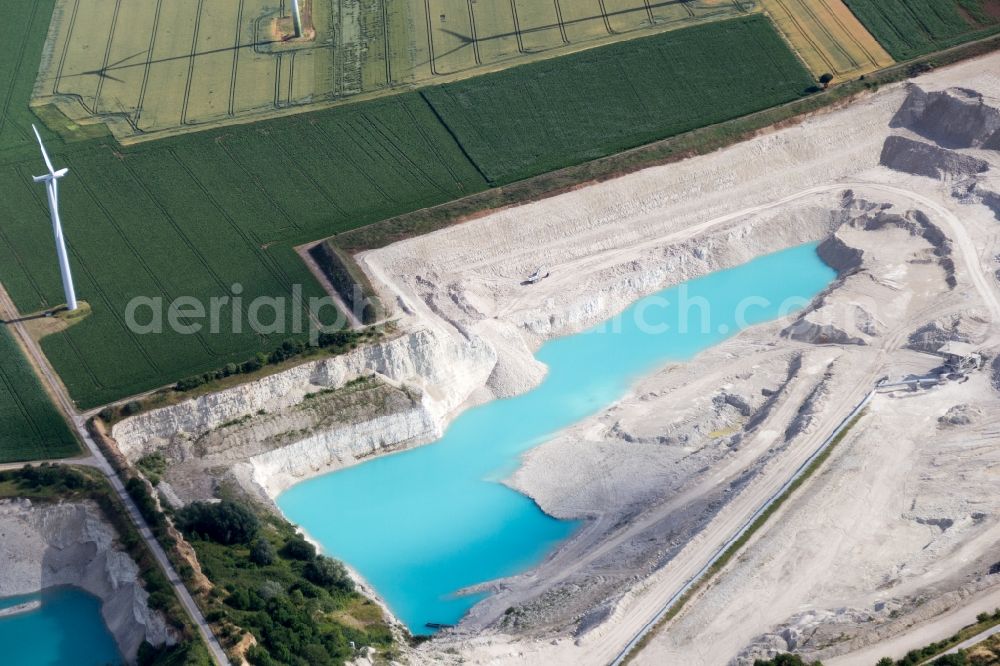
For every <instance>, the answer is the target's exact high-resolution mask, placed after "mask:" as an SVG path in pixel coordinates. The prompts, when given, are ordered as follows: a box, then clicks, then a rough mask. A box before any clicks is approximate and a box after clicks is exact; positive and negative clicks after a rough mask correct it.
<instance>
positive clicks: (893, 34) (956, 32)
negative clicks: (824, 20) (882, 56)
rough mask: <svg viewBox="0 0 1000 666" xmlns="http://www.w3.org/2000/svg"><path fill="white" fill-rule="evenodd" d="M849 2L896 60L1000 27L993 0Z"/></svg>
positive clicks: (950, 44)
mask: <svg viewBox="0 0 1000 666" xmlns="http://www.w3.org/2000/svg"><path fill="white" fill-rule="evenodd" d="M845 2H846V3H847V6H848V7H850V9H851V11H852V12H854V14H855V16H857V17H858V19H859V20H860V21H861V22H862V23H863V24H864V25H865V27H866V28H868V30H869V31H870V32H871V33H872V34H873V35H874V36H875V39H877V40H878V41H879V42H880V43H881V44H882V46H884V47H885V50H886V51H888V52H889V53H890V54H891V55H892V57H893V58H895V59H896V60H909V59H911V58H915V57H917V56H920V55H923V54H925V53H930V52H931V51H937V50H940V49H944V48H947V47H949V46H954V45H956V44H960V43H962V42H965V41H969V40H972V39H976V38H977V37H982V36H985V35H987V34H989V33H991V32H995V31H997V30H998V29H1000V25H998V22H997V19H996V18H995V15H991V14H990V12H989V11H988V6H989V5H990V3H991V2H993V0H845ZM995 8H996V5H994V9H995Z"/></svg>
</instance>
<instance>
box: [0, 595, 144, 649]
mask: <svg viewBox="0 0 1000 666" xmlns="http://www.w3.org/2000/svg"><path fill="white" fill-rule="evenodd" d="M30 601H41V602H42V606H41V608H39V609H38V610H33V611H29V612H27V613H21V614H19V615H14V616H12V617H3V618H0V663H3V664H10V665H11V666H104V665H105V664H114V665H116V666H117V665H118V664H123V663H124V662H123V660H122V658H121V655H119V654H118V646H117V645H116V644H115V639H114V637H113V636H112V635H111V632H110V631H108V628H107V627H106V626H105V625H104V619H103V618H102V617H101V601H100V599H98V598H97V597H95V596H93V595H91V594H87V593H86V592H84V591H83V590H80V589H78V588H75V587H55V588H49V589H46V590H43V591H42V592H40V593H38V594H29V595H25V596H23V597H6V598H3V599H0V609H3V608H10V607H11V606H17V605H18V604H23V603H27V602H30Z"/></svg>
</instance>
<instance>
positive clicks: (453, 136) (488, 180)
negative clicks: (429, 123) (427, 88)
mask: <svg viewBox="0 0 1000 666" xmlns="http://www.w3.org/2000/svg"><path fill="white" fill-rule="evenodd" d="M420 99H422V100H424V103H425V104H426V105H427V106H428V108H430V110H431V113H433V114H434V117H435V118H437V121H438V122H439V123H441V127H443V128H444V129H445V131H446V132H448V136H450V137H451V140H452V141H454V142H455V145H456V146H458V149H459V150H460V151H462V155H464V156H465V159H467V160H468V161H469V164H471V165H472V167H473V168H474V169H475V170H476V173H478V174H479V175H480V176H481V177H482V179H483V182H485V183H487V184H492V183H493V179H492V178H490V177H489V176H487V175H486V172H485V171H483V169H482V167H481V166H479V162H477V161H476V160H474V159H473V158H472V155H470V154H469V151H468V150H466V149H465V146H464V145H462V142H461V141H459V140H458V135H457V134H455V131H454V130H453V129H451V125H449V124H448V123H446V122H445V120H444V118H443V117H442V116H441V114H440V113H438V110H437V108H435V107H434V104H433V103H432V102H431V101H430V100H429V99H428V98H427V95H425V94H424V91H422V90H421V91H420Z"/></svg>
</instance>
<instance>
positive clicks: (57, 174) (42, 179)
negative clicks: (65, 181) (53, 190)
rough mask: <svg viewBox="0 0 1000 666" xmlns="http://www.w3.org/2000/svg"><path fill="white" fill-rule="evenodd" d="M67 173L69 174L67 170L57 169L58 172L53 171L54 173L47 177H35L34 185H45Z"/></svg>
mask: <svg viewBox="0 0 1000 666" xmlns="http://www.w3.org/2000/svg"><path fill="white" fill-rule="evenodd" d="M68 173H69V169H59V171H55V172H53V173H50V174H48V175H45V176H35V177H34V178H35V182H36V183H47V182H49V181H51V180H55V179H57V178H62V177H63V176H65V175H66V174H68Z"/></svg>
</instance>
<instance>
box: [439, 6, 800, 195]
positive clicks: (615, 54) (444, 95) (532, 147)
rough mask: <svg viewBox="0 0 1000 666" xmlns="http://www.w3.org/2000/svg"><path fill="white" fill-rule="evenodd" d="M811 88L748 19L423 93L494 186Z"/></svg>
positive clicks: (778, 43) (759, 21)
mask: <svg viewBox="0 0 1000 666" xmlns="http://www.w3.org/2000/svg"><path fill="white" fill-rule="evenodd" d="M733 53H739V54H741V57H740V58H739V59H738V60H737V61H734V60H733V59H732V58H731V57H730V55H731V54H733ZM812 84H813V79H812V77H811V76H810V75H809V73H808V72H807V71H806V70H805V69H804V68H803V67H802V65H801V64H800V63H799V62H798V60H797V59H796V58H795V56H794V55H793V54H792V53H791V51H789V49H788V46H787V45H786V44H785V43H784V42H783V41H782V40H781V38H780V37H779V36H778V34H777V33H776V32H775V30H774V28H773V27H772V24H771V23H770V21H768V20H767V18H765V17H763V16H751V17H748V18H744V19H734V20H732V21H723V22H719V23H712V24H708V25H703V26H698V27H695V28H689V29H687V30H684V31H680V32H675V33H672V34H671V35H669V36H661V37H652V38H647V39H641V40H633V41H631V42H628V43H625V44H616V45H613V46H609V47H606V48H604V49H601V50H591V51H585V52H582V53H577V54H574V55H571V56H567V57H565V58H560V59H559V60H553V61H548V62H542V63H535V64H531V65H525V66H523V67H518V68H515V69H510V70H507V71H504V72H499V73H496V74H489V75H486V76H482V77H479V78H477V79H474V80H470V81H461V82H458V83H453V84H447V85H443V86H439V87H436V88H431V89H428V90H426V91H424V92H423V93H421V94H422V95H423V97H424V98H425V99H426V100H427V101H428V103H429V104H430V105H431V106H433V107H434V111H435V113H436V114H437V115H438V116H439V117H440V118H441V119H442V121H443V122H444V123H445V124H446V125H447V126H448V128H449V130H450V131H451V132H452V134H453V135H454V136H455V137H456V138H457V139H458V141H459V142H460V143H461V144H462V148H463V149H464V151H465V152H466V153H467V154H468V155H469V157H470V158H471V159H472V161H473V162H474V163H475V164H476V166H477V167H478V168H479V170H480V171H482V173H483V174H484V175H485V176H486V177H487V178H488V179H489V181H490V182H491V183H497V182H504V181H512V180H517V179H520V178H524V177H527V176H529V175H532V174H535V173H539V172H541V171H548V170H552V169H556V168H559V167H563V166H566V165H568V164H574V163H578V162H582V161H584V160H587V159H593V158H595V157H599V156H601V155H606V154H609V153H613V152H618V151H621V150H624V149H627V148H631V147H634V146H637V145H640V144H643V143H648V142H650V141H654V140H656V139H661V138H663V137H666V136H670V135H673V134H678V133H680V132H683V131H686V130H690V129H693V128H695V127H701V126H704V125H709V124H712V123H716V122H719V121H722V120H726V119H729V118H733V117H736V116H740V115H744V114H746V113H750V112H752V111H757V110H759V109H763V108H766V107H769V106H773V105H776V104H780V103H782V102H787V101H789V100H791V99H795V98H796V97H798V96H800V95H802V94H805V92H806V89H807V88H808V87H809V86H811V85H812ZM515 137H516V139H515Z"/></svg>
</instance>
